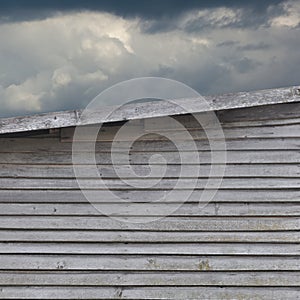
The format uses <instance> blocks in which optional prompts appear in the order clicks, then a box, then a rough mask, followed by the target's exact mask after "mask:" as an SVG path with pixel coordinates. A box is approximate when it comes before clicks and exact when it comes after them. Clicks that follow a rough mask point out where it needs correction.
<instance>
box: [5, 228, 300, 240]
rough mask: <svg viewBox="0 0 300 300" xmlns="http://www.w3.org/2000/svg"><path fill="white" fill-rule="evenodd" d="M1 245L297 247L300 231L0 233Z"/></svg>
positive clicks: (12, 230)
mask: <svg viewBox="0 0 300 300" xmlns="http://www.w3.org/2000/svg"><path fill="white" fill-rule="evenodd" d="M0 241H2V242H86V243H89V242H93V243H95V242H98V243H116V242H124V243H128V242H133V243H162V242H164V243H197V242H198V243H205V242H207V243H230V242H232V243H297V242H299V241H300V232H299V231H270V232H267V231H258V232H256V231H254V232H247V231H244V232H243V231H242V232H234V231H230V232H214V231H208V232H202V231H198V232H197V231H191V232H189V231H185V232H177V231H170V232H167V231H145V232H143V231H134V230H130V231H109V230H108V231H101V230H90V231H86V230H80V229H78V230H61V229H59V228H56V229H55V230H34V229H32V230H27V229H26V230H23V229H21V230H20V229H17V230H16V229H10V230H9V229H8V230H3V229H2V230H1V231H0Z"/></svg>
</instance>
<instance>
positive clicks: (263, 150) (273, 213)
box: [0, 103, 300, 300]
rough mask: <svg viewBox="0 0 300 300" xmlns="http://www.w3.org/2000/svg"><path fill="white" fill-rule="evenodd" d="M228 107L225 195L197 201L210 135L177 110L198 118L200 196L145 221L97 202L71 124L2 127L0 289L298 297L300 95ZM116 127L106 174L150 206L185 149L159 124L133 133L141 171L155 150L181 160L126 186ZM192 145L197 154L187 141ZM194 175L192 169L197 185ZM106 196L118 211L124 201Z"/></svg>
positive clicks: (63, 294) (83, 294) (102, 150)
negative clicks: (76, 158) (124, 217)
mask: <svg viewBox="0 0 300 300" xmlns="http://www.w3.org/2000/svg"><path fill="white" fill-rule="evenodd" d="M218 116H219V118H220V121H221V123H222V125H223V128H224V133H225V136H226V139H227V149H228V153H227V156H228V165H227V169H226V172H225V177H224V180H223V183H222V185H221V188H220V190H219V191H218V193H217V194H216V197H215V199H214V200H213V201H212V202H211V203H209V204H208V205H207V206H205V208H203V209H199V206H198V202H197V201H198V199H199V193H200V192H201V191H202V189H203V182H204V180H205V178H207V176H208V172H209V169H208V165H206V164H205V162H207V160H208V156H207V155H208V153H209V146H208V142H207V140H206V139H205V138H203V134H202V133H201V129H200V128H196V126H195V127H194V128H193V126H194V125H193V122H192V121H190V118H189V117H188V116H182V117H178V120H181V121H182V122H185V123H186V125H187V123H188V126H190V127H192V128H193V130H192V131H191V132H192V134H193V136H194V137H195V140H196V145H197V147H198V149H199V152H200V156H201V158H202V160H201V161H202V162H203V166H202V172H203V173H202V176H200V177H201V178H199V181H198V183H197V188H196V191H195V192H194V196H195V197H191V198H190V199H189V200H188V201H187V202H186V203H184V204H183V205H182V206H180V208H179V209H178V210H176V211H175V212H174V213H173V214H172V215H171V216H168V217H166V218H163V219H160V220H158V221H156V222H150V223H145V224H139V223H131V222H128V223H122V222H119V221H117V220H114V219H111V218H109V217H107V216H105V215H101V213H99V212H98V211H97V210H96V209H95V208H94V207H93V206H92V205H91V204H90V203H88V202H87V200H86V199H85V198H84V196H83V195H82V193H81V192H80V190H79V187H78V185H77V182H76V180H75V179H74V172H73V168H72V164H71V163H72V155H71V151H72V143H71V141H72V132H73V129H72V128H69V129H62V130H54V131H51V132H49V133H48V132H32V133H23V134H22V133H21V134H17V135H14V134H10V135H2V136H1V137H0V298H1V299H9V298H18V299H254V298H255V299H293V300H294V299H300V296H299V295H300V294H299V293H300V288H299V285H300V276H299V275H300V272H299V271H300V263H299V255H300V245H299V242H300V231H299V229H300V218H299V216H300V166H299V162H300V104H298V103H294V104H281V105H268V106H263V107H258V108H248V109H247V108H245V109H236V110H228V111H221V112H219V113H218ZM158 125H159V126H158ZM149 126H150V127H149ZM155 126H156V127H157V126H158V127H157V128H158V130H159V131H160V130H161V129H163V130H170V131H171V130H172V128H168V125H167V124H164V122H163V121H162V120H161V119H157V120H154V122H153V120H148V121H146V122H144V121H143V120H142V121H139V122H138V123H137V128H138V130H141V128H142V130H146V131H147V129H149V128H151V129H153V127H155ZM116 128H117V127H116V126H111V127H110V126H108V127H106V128H105V130H104V131H103V134H102V141H99V142H98V143H97V145H96V151H97V155H96V157H97V160H98V163H99V167H100V168H101V174H102V176H103V177H104V178H106V179H105V180H107V184H108V185H109V187H110V188H111V189H115V190H116V191H117V193H118V194H119V195H121V196H122V195H126V197H127V199H129V200H134V201H135V202H136V205H137V212H138V211H139V210H138V209H139V208H143V209H144V208H145V207H146V208H147V206H148V207H149V209H150V210H151V209H153V204H151V203H150V201H151V200H152V198H153V197H154V196H155V193H157V194H159V193H161V192H165V191H166V190H168V189H170V188H172V186H173V184H174V181H176V176H177V172H178V167H179V166H178V164H179V161H178V156H177V153H176V151H175V150H174V146H173V145H172V143H171V142H169V141H167V140H164V139H161V138H159V139H158V138H157V137H155V138H154V136H153V135H152V136H151V135H149V136H147V138H146V139H144V140H141V141H139V142H137V143H135V144H134V146H133V149H132V151H131V156H132V158H131V161H132V163H133V164H134V165H135V168H136V170H137V171H138V172H140V174H144V173H145V172H146V171H147V159H148V158H149V155H152V154H155V153H156V154H157V153H158V154H163V155H165V156H166V158H167V159H168V160H169V161H171V164H170V166H169V168H170V169H169V171H168V174H167V176H166V177H165V178H164V179H162V180H161V182H160V184H159V186H157V188H156V189H154V190H152V191H151V193H150V192H147V191H145V190H143V191H139V190H138V189H132V188H128V187H127V186H125V185H124V184H123V183H122V182H120V180H119V179H118V178H116V175H115V172H114V170H113V169H112V167H111V165H110V157H109V155H110V153H109V149H110V139H111V137H112V136H113V133H114V132H115V131H116ZM146 131H145V132H146ZM175 132H176V130H175ZM103 140H104V141H103ZM119 146H120V152H122V143H120V145H119ZM185 147H186V152H187V155H188V152H189V143H185ZM189 167H190V168H193V167H195V166H193V162H191V164H190V166H189ZM143 172H144V173H143ZM145 174H146V173H145ZM191 179H192V178H189V176H188V175H187V176H186V179H185V180H186V184H187V188H188V187H189V180H191ZM148 180H152V179H151V178H150V179H148ZM181 196H182V191H181V190H177V191H176V193H175V194H174V199H173V201H170V202H169V203H167V204H166V203H158V204H156V206H157V207H156V208H157V209H156V210H155V212H156V214H157V215H158V216H159V215H160V214H161V212H163V207H164V206H165V205H168V206H172V205H173V206H175V205H177V203H178V202H180V200H181ZM101 201H102V202H103V205H110V206H113V205H114V206H115V207H116V212H117V211H118V209H120V208H122V206H124V205H126V204H124V203H122V202H120V203H117V202H114V203H110V202H109V200H107V201H106V199H101ZM151 211H152V210H151ZM134 217H136V216H132V218H134ZM128 218H129V220H130V218H131V217H128Z"/></svg>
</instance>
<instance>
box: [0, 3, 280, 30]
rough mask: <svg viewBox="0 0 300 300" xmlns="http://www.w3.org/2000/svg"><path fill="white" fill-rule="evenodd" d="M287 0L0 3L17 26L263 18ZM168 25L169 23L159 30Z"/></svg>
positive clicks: (0, 11) (1, 15) (1, 14)
mask: <svg viewBox="0 0 300 300" xmlns="http://www.w3.org/2000/svg"><path fill="white" fill-rule="evenodd" d="M281 2H283V0H267V1H261V0H253V1H247V2H246V1H240V0H223V1H222V0H210V1H207V0H206V1H203V0H185V1H184V0H163V1H162V0H151V1H149V0H98V1H97V0H83V1H71V0H60V1H58V0H43V1H41V0H27V1H26V0H3V1H0V20H1V21H2V22H13V21H20V20H31V19H43V18H45V17H47V16H51V15H53V14H55V13H57V12H70V11H80V10H91V11H105V12H109V13H113V14H116V15H119V16H122V17H125V18H127V17H136V16H138V17H141V18H143V19H150V20H157V19H161V18H162V19H164V18H165V20H167V19H169V18H174V17H176V16H178V15H181V14H182V13H184V12H187V11H191V10H193V9H205V8H215V7H221V6H225V7H232V8H239V7H244V8H249V10H250V11H251V12H252V13H253V16H254V15H256V14H257V15H261V14H262V13H263V12H265V11H266V10H267V8H268V7H269V6H271V5H278V4H279V3H281ZM163 25H167V24H166V22H164V21H162V23H160V24H157V25H156V27H158V26H161V27H164V26H163Z"/></svg>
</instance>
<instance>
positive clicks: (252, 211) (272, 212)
mask: <svg viewBox="0 0 300 300" xmlns="http://www.w3.org/2000/svg"><path fill="white" fill-rule="evenodd" d="M101 210H103V211H104V212H105V211H112V212H114V214H116V215H145V214H146V215H155V216H164V215H165V214H166V212H169V211H174V213H172V215H176V216H285V217H286V216H300V203H297V204H295V203H270V204H261V203H209V204H207V205H206V206H205V207H199V205H198V204H197V203H195V204H182V205H178V204H172V203H149V204H148V203H123V204H122V203H117V204H112V203H109V204H98V205H95V206H92V205H91V204H58V203H55V204H13V203H6V204H3V203H1V204H0V215H2V216H5V215H53V216H55V215H59V216H68V215H77V216H80V215H81V216H85V215H86V216H92V215H101V214H102V213H101Z"/></svg>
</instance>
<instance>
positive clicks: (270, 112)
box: [216, 102, 300, 124]
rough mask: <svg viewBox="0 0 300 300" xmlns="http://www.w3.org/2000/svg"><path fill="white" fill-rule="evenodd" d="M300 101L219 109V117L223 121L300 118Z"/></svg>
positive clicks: (217, 113)
mask: <svg viewBox="0 0 300 300" xmlns="http://www.w3.org/2000/svg"><path fill="white" fill-rule="evenodd" d="M299 111H300V103H299V102H298V103H295V102H294V103H282V104H275V105H263V106H254V107H248V108H237V109H231V110H222V111H217V112H216V115H217V117H218V119H219V120H220V121H221V122H222V123H223V124H225V123H236V122H241V123H244V122H249V121H257V120H261V121H266V120H278V119H281V120H284V119H291V118H298V117H299Z"/></svg>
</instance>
